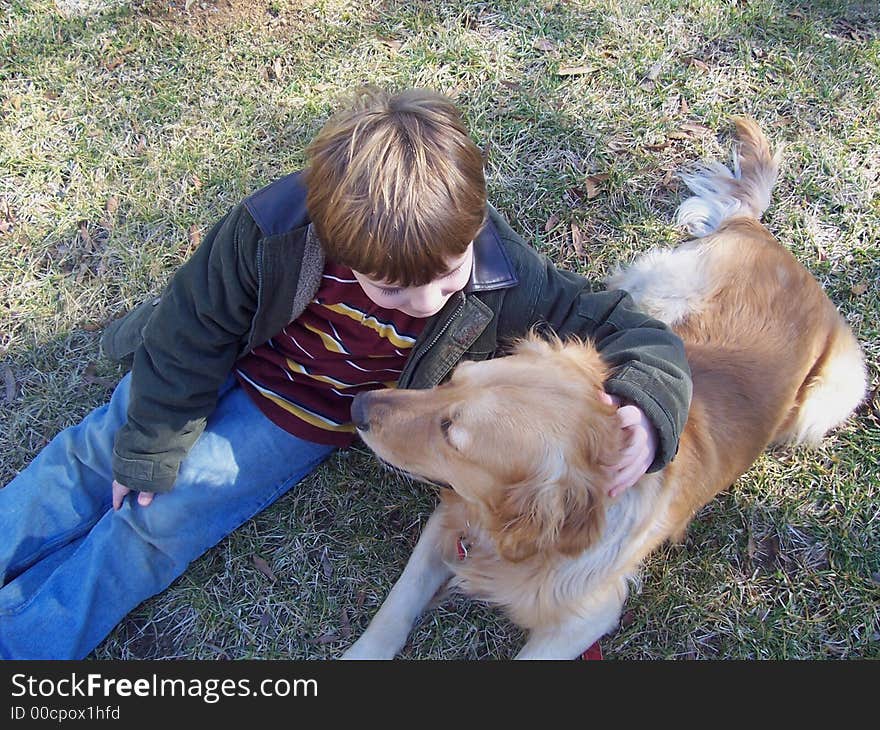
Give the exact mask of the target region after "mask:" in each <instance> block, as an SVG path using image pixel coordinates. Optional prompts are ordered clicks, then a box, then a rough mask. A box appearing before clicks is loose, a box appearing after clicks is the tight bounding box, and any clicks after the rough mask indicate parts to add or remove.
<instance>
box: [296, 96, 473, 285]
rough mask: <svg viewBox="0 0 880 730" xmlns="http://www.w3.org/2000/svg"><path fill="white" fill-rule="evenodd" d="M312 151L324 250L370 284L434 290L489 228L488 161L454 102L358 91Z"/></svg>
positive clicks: (311, 179) (312, 198) (312, 210)
mask: <svg viewBox="0 0 880 730" xmlns="http://www.w3.org/2000/svg"><path fill="white" fill-rule="evenodd" d="M307 154H308V157H309V166H308V169H307V171H306V183H307V186H308V195H307V198H306V205H307V207H308V210H309V215H310V216H311V219H312V223H313V224H314V226H315V230H316V232H317V234H318V238H320V240H321V244H322V245H323V247H324V251H325V253H326V254H327V256H328V257H329V258H331V259H332V260H334V261H336V262H337V263H340V264H342V265H344V266H348V267H349V268H352V269H354V270H355V271H357V272H359V273H362V274H364V275H365V276H368V277H370V278H371V279H375V280H377V281H382V282H386V283H389V284H390V283H393V284H397V285H400V286H421V285H423V284H427V283H428V282H430V281H432V280H434V279H436V278H438V277H439V276H442V275H443V274H445V273H447V271H448V267H449V261H450V260H451V259H455V258H458V257H460V256H461V255H462V254H463V253H464V252H465V250H466V249H467V246H468V244H469V243H470V242H471V241H472V240H473V239H474V238H475V237H476V235H477V234H478V233H479V231H480V228H481V227H482V225H483V220H484V216H485V208H486V181H485V177H484V175H483V157H482V154H481V153H480V150H479V149H478V148H477V146H476V145H475V144H474V142H473V141H472V140H471V138H470V136H469V135H468V132H467V129H466V128H465V125H464V122H463V120H462V118H461V114H460V113H459V111H458V109H457V108H456V107H455V105H454V104H453V103H452V101H450V100H449V99H448V98H447V97H445V96H442V95H440V94H437V93H434V92H431V91H427V90H422V89H410V90H407V91H403V92H401V93H399V94H394V95H392V94H389V93H388V92H385V91H382V90H379V89H376V88H373V87H364V88H361V89H358V90H357V91H356V92H355V93H354V94H353V95H352V98H351V101H350V103H349V104H348V106H347V107H346V108H345V109H344V110H342V111H340V112H338V113H337V114H335V115H334V116H333V117H331V118H330V120H329V121H328V122H327V123H326V124H325V125H324V127H323V128H322V129H321V131H320V132H319V133H318V135H317V136H316V137H315V139H314V140H313V141H312V143H311V144H310V145H309V147H308V149H307Z"/></svg>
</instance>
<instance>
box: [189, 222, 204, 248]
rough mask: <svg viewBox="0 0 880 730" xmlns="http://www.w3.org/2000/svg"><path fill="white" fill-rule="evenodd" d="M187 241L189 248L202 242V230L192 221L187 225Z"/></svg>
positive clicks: (195, 246)
mask: <svg viewBox="0 0 880 730" xmlns="http://www.w3.org/2000/svg"><path fill="white" fill-rule="evenodd" d="M186 238H187V242H188V243H189V248H190V250H195V249H197V248H198V247H199V245H200V244H201V243H202V232H201V230H199V227H198V226H197V225H196V224H195V223H193V224H192V225H191V226H190V227H189V231H187V235H186Z"/></svg>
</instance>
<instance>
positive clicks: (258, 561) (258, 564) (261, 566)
mask: <svg viewBox="0 0 880 730" xmlns="http://www.w3.org/2000/svg"><path fill="white" fill-rule="evenodd" d="M253 561H254V567H255V568H256V569H257V570H259V571H260V572H261V573H262V574H263V575H265V576H266V577H267V578H268V579H269V580H271V581H272V582H273V583H274V582H275V581H276V580H278V577H277V576H276V575H275V573H274V571H273V570H272V568H270V567H269V563H267V562H266V561H265V560H264V559H263V558H261V557H260V556H259V555H254V556H253Z"/></svg>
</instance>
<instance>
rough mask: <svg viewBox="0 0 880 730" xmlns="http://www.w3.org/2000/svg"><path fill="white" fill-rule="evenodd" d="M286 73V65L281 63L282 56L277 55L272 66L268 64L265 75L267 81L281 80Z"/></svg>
mask: <svg viewBox="0 0 880 730" xmlns="http://www.w3.org/2000/svg"><path fill="white" fill-rule="evenodd" d="M283 75H284V65H283V64H282V63H281V56H276V57H275V60H274V61H273V62H272V65H271V66H267V67H266V69H265V71H264V76H265V77H266V80H267V81H281V77H282V76H283Z"/></svg>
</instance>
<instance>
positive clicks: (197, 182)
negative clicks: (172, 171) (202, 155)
mask: <svg viewBox="0 0 880 730" xmlns="http://www.w3.org/2000/svg"><path fill="white" fill-rule="evenodd" d="M192 186H193V187H194V188H195V189H196V190H201V189H202V178H200V177H199V176H198V175H192Z"/></svg>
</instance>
